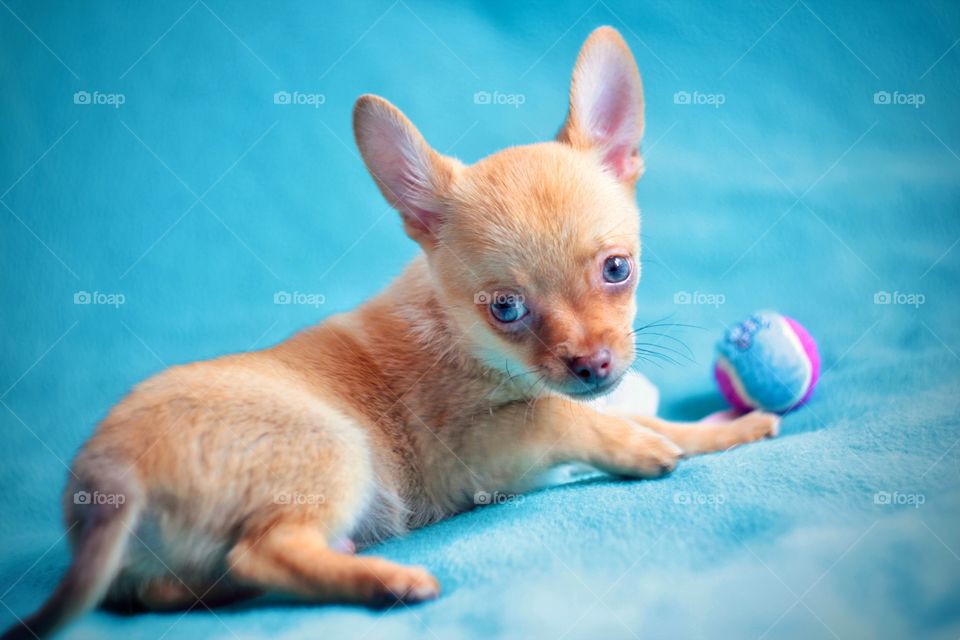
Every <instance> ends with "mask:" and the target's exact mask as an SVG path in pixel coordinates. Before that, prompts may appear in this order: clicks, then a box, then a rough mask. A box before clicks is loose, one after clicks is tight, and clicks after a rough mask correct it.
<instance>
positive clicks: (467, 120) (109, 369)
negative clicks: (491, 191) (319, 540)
mask: <svg viewBox="0 0 960 640" xmlns="http://www.w3.org/2000/svg"><path fill="white" fill-rule="evenodd" d="M0 4H2V5H3V6H2V7H0V75H2V78H3V82H2V86H3V94H4V95H3V100H2V101H0V115H2V121H3V122H4V126H3V127H2V128H0V148H2V149H3V152H2V154H0V193H2V197H0V272H2V273H3V277H2V284H0V309H2V312H0V313H2V327H3V331H2V335H0V344H2V353H3V357H2V359H0V425H2V430H3V431H2V432H3V435H4V442H3V446H2V447H0V457H2V460H3V464H2V466H0V488H2V490H0V515H2V517H0V546H2V549H3V553H2V556H0V603H2V604H3V605H4V606H3V607H0V624H2V625H4V626H6V625H7V624H9V623H10V622H12V621H13V620H14V616H15V615H19V616H22V615H24V614H26V613H28V612H29V611H31V610H32V609H33V608H35V607H36V606H37V605H38V604H39V603H40V602H41V601H42V599H43V598H44V597H45V596H46V595H47V594H48V593H49V592H50V591H51V589H52V588H53V586H54V585H55V584H56V581H57V579H58V578H59V576H60V575H61V574H62V572H63V570H64V568H65V567H66V565H67V563H68V560H69V554H68V549H67V546H66V543H65V540H64V538H63V529H62V526H61V523H60V505H59V499H60V493H61V490H62V487H63V486H64V483H65V477H66V474H67V469H66V467H67V466H68V465H69V463H70V459H71V457H72V456H73V455H74V454H75V452H76V451H77V449H78V447H79V446H80V445H81V444H82V442H83V441H84V440H85V439H86V438H87V437H88V436H89V435H90V434H91V432H92V431H93V429H94V427H95V425H96V423H97V421H98V420H99V419H100V418H102V417H103V415H104V414H105V412H106V411H107V410H108V409H109V407H110V406H111V405H112V404H113V403H115V402H116V401H117V400H119V399H120V398H121V397H122V396H123V395H124V393H125V392H126V391H127V390H129V388H130V387H131V386H132V385H133V384H135V383H136V382H137V381H139V380H142V379H144V378H145V377H147V376H149V375H151V374H153V373H155V372H157V371H159V370H161V369H162V368H164V367H165V366H167V365H169V364H173V363H181V362H187V361H191V360H196V359H200V358H207V357H212V356H216V355H218V354H222V353H227V352H232V351H238V350H244V349H250V348H255V347H258V346H264V345H268V344H272V343H275V342H277V341H280V340H282V339H283V338H284V337H286V336H288V335H289V334H291V333H292V332H294V331H295V330H298V329H300V328H302V327H305V326H308V325H310V324H312V323H315V322H317V321H319V320H321V319H322V318H323V317H325V316H327V315H329V314H331V313H334V312H336V311H339V310H343V309H347V308H350V307H353V306H354V305H356V304H357V303H359V302H360V301H362V300H363V299H365V298H366V297H368V296H369V295H371V294H373V293H374V292H375V291H377V290H378V289H379V288H381V287H382V286H383V285H384V284H385V283H386V282H387V281H388V280H389V279H390V278H391V277H392V276H394V275H395V274H396V273H397V272H398V271H399V270H400V269H401V268H402V265H403V264H404V263H405V262H406V261H407V260H409V259H410V258H411V257H412V256H413V255H414V252H415V246H414V245H413V243H412V242H410V241H408V240H407V239H406V238H405V237H404V236H403V234H402V231H401V228H400V224H399V222H398V220H397V216H396V215H395V214H393V213H392V212H390V211H389V210H388V209H387V207H386V205H385V203H384V202H383V200H382V199H381V197H380V196H379V194H378V193H377V191H376V188H375V186H374V185H373V183H372V181H371V180H370V179H369V177H368V176H367V175H366V171H365V170H364V168H363V165H362V163H361V162H360V160H359V158H358V157H357V154H356V151H355V148H354V146H353V143H352V138H351V132H350V109H351V105H352V102H353V100H354V99H355V98H356V97H357V96H358V95H359V94H361V93H365V92H373V93H378V94H381V95H384V96H386V97H387V98H389V99H390V100H392V101H394V102H395V103H396V104H397V105H398V106H399V107H400V108H401V109H403V110H404V111H405V112H406V113H407V114H408V115H409V116H410V118H411V119H412V120H413V121H414V122H415V123H416V124H417V125H418V126H419V127H420V129H421V130H422V131H423V133H424V134H425V136H426V137H427V138H428V140H430V141H431V142H432V144H433V145H434V146H436V147H437V148H438V149H439V150H441V151H444V152H447V153H450V154H452V155H456V156H458V157H460V158H462V159H463V160H464V161H467V162H471V161H474V160H476V159H478V158H480V157H482V156H484V155H485V154H488V153H491V152H493V151H495V150H496V149H498V148H501V147H504V146H507V145H510V144H520V143H527V142H533V141H536V140H543V139H547V138H549V137H550V136H551V135H552V134H553V133H554V132H555V131H556V129H557V127H558V125H559V123H560V122H561V121H562V119H563V117H564V114H565V109H566V105H565V101H566V96H567V87H568V80H569V73H570V69H571V66H572V63H573V60H574V58H575V55H576V52H577V50H578V48H579V46H580V44H581V43H582V41H583V39H584V38H585V37H586V35H587V33H589V31H590V30H591V29H592V28H594V27H596V26H598V25H600V24H611V25H613V26H615V27H617V28H618V29H620V30H621V32H622V33H623V35H624V37H625V38H626V40H627V41H628V42H629V44H630V46H631V47H632V49H633V51H634V53H635V55H636V57H637V61H638V63H639V65H640V68H641V72H642V73H643V76H644V83H645V91H646V114H647V130H646V138H645V142H644V154H645V156H646V162H647V167H648V171H647V174H646V176H645V177H644V178H643V180H642V181H641V183H640V186H639V189H638V195H637V197H638V201H639V203H640V206H641V208H642V210H643V225H644V234H643V235H644V251H645V256H644V274H643V280H642V283H641V285H640V289H639V292H638V299H639V304H640V310H641V311H640V318H639V320H640V321H651V320H655V319H658V318H669V319H670V320H669V322H670V323H673V324H675V325H677V326H671V327H669V332H670V335H672V336H674V337H676V338H677V339H679V340H682V341H683V342H684V343H686V345H687V346H689V348H690V349H691V351H692V353H693V354H694V356H695V357H694V360H695V362H692V363H687V362H680V363H679V364H678V365H674V364H671V363H666V362H660V363H653V364H650V365H647V366H645V373H647V375H648V376H649V377H650V378H651V379H653V380H654V381H655V382H656V383H657V384H658V385H659V386H660V388H661V390H662V392H663V394H664V396H663V408H662V413H664V414H665V415H667V416H670V417H675V418H684V419H694V418H698V417H700V416H702V415H704V414H706V413H709V412H711V411H714V410H716V409H719V408H722V401H721V399H720V396H719V394H718V393H717V392H716V390H715V388H714V385H713V382H712V380H711V377H710V361H711V350H712V344H713V343H714V341H715V340H716V339H717V337H718V336H719V335H720V332H721V330H722V327H723V326H725V325H727V324H729V323H731V322H733V321H735V320H737V319H739V318H740V317H741V316H743V315H745V314H747V313H749V312H751V311H753V310H755V309H759V308H775V309H778V310H780V311H782V312H784V313H786V314H788V315H791V316H793V317H796V318H797V319H799V320H800V321H801V322H802V323H803V324H805V325H806V326H807V327H808V329H809V330H810V332H811V333H812V334H813V335H814V336H815V337H816V338H817V339H818V340H819V344H820V348H821V353H822V357H823V369H824V373H823V375H822V378H821V381H820V385H819V388H818V389H817V391H816V393H815V394H814V396H813V398H812V400H811V402H810V403H809V404H808V405H807V406H805V407H804V408H802V409H801V410H799V411H796V412H794V413H792V414H790V415H788V416H787V417H786V419H785V421H784V424H783V429H782V436H781V437H780V438H778V439H776V440H771V441H766V442H763V443H759V444H756V445H753V446H749V447H745V448H742V449H737V450H733V451H730V452H727V453H723V454H718V455H711V456H706V457H702V458H697V459H692V460H689V461H685V462H683V463H682V464H681V465H680V467H679V468H678V469H677V471H676V472H675V473H674V474H673V475H671V476H670V477H667V478H664V479H662V480H657V481H650V482H625V481H620V480H614V479H611V478H608V477H605V476H601V475H592V476H588V477H585V478H580V479H578V480H576V481H575V482H573V483H570V484H566V485H563V486H560V487H556V488H551V489H546V490H542V491H538V492H536V493H533V494H530V495H528V496H525V497H524V498H523V499H522V500H519V501H516V502H513V503H510V504H502V505H493V506H489V507H484V508H479V509H477V510H475V511H473V512H470V513H467V514H464V515H461V516H458V517H456V518H453V519H451V520H449V521H446V522H443V523H440V524H439V525H436V526H433V527H430V528H428V529H424V530H420V531H416V532H414V533H412V534H411V535H410V536H408V537H406V538H404V539H398V540H393V541H390V542H387V543H385V544H382V545H380V546H379V547H377V548H374V549H371V550H369V551H368V553H375V554H380V555H384V556H387V557H389V558H391V559H394V560H397V561H401V562H409V563H416V564H422V565H425V566H427V567H428V568H429V569H430V570H431V571H433V572H434V573H435V574H436V575H437V576H438V578H439V579H440V581H441V583H442V585H443V589H444V592H443V595H442V597H441V598H440V599H439V600H438V601H436V602H433V603H430V604H426V605H423V606H417V607H411V608H406V607H403V606H399V607H395V608H393V609H391V610H389V611H386V612H374V611H368V610H364V609H357V608H347V607H318V606H306V605H291V604H290V603H288V602H285V601H283V600H278V599H267V600H265V601H259V602H255V603H250V604H246V605H243V606H239V607H235V608H232V609H225V610H218V611H216V612H215V613H213V612H209V611H205V610H203V611H193V612H190V613H188V614H186V615H180V614H164V615H141V616H135V617H118V616H115V615H111V614H108V613H104V612H96V613H92V614H90V615H88V616H86V617H84V618H83V619H81V620H80V621H78V622H77V623H76V624H74V625H73V626H71V627H70V628H69V629H68V630H67V631H66V632H65V633H64V637H69V638H102V637H123V638H159V637H166V638H181V637H182V638H187V637H189V638H201V637H209V638H223V639H228V638H266V637H270V638H314V637H353V638H377V637H390V638H424V637H428V638H466V637H491V636H492V637H497V636H501V637H550V638H580V637H583V638H597V637H611V638H640V637H642V638H649V637H663V636H666V635H675V636H678V637H691V636H693V637H724V638H725V637H760V638H776V637H797V638H818V637H823V638H829V637H890V638H898V637H921V636H929V637H944V638H947V637H949V638H956V637H957V636H958V634H960V555H958V554H960V428H958V427H960V420H958V408H960V407H958V405H960V393H958V390H960V389H958V383H960V324H958V322H957V319H958V311H960V309H958V297H957V289H956V286H957V282H958V276H960V248H958V238H960V218H958V216H957V211H958V207H960V183H958V176H960V156H958V153H960V119H958V118H957V116H956V113H957V105H958V104H960V102H958V101H960V46H957V37H958V36H960V8H958V5H957V4H956V3H953V2H950V1H948V0H944V1H942V2H937V1H930V2H924V3H921V4H915V3H893V2H890V3H880V4H877V3H874V2H854V3H834V2H826V1H824V0H797V1H795V2H794V1H792V0H778V1H776V2H772V3H763V4H760V3H757V4H754V3H742V4H739V5H737V6H726V5H724V6H720V5H718V4H715V3H706V2H704V3H675V2H667V1H650V2H643V3H638V2H614V1H613V0H598V1H597V2H594V3H592V4H591V3H589V2H585V3H580V4H570V5H564V6H557V3H548V2H539V1H538V2H525V3H511V2H489V1H487V0H477V1H476V2H471V3H465V4H453V3H442V4H441V3H430V2H420V1H415V0H397V1H396V2H393V1H392V0H384V1H383V2H371V3H342V5H339V6H328V3H323V4H322V5H321V4H320V3H281V4H279V5H278V4H275V3H263V4H262V5H256V4H253V3H248V2H244V3H235V2H226V1H225V0H197V1H196V2H192V0H177V1H175V2H165V3H155V4H153V5H151V6H135V5H131V4H129V3H124V2H119V1H117V2H96V3H68V4H66V5H65V6H61V7H57V8H54V7H51V6H45V4H44V3H36V2H29V1H27V0H5V1H4V2H3V3H0ZM284 293H286V294H290V295H289V298H287V297H285V296H284V295H283V294H284ZM294 294H297V295H294ZM684 294H689V295H684ZM311 296H312V297H311ZM288 299H289V300H291V301H292V302H293V303H291V304H282V303H283V302H284V301H286V300H288ZM275 302H276V303H275ZM680 325H692V326H689V327H688V326H680ZM657 364H659V365H660V366H655V365H657Z"/></svg>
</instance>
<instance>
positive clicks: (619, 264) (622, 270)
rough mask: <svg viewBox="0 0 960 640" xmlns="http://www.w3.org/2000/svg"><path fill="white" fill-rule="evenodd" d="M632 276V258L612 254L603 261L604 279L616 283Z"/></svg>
mask: <svg viewBox="0 0 960 640" xmlns="http://www.w3.org/2000/svg"><path fill="white" fill-rule="evenodd" d="M629 277H630V260H629V259H628V258H626V257H624V256H610V257H609V258H607V259H606V260H604V261H603V279H604V280H606V281H607V282H610V283H613V284H616V283H618V282H623V281H624V280H626V279H627V278H629Z"/></svg>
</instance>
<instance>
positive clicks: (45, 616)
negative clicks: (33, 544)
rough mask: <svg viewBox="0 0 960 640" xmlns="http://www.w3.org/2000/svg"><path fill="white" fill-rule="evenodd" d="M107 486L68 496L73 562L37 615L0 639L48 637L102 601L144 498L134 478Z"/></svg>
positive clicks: (114, 575)
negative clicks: (108, 489) (111, 486)
mask: <svg viewBox="0 0 960 640" xmlns="http://www.w3.org/2000/svg"><path fill="white" fill-rule="evenodd" d="M110 484H111V485H113V487H114V488H113V492H112V493H107V492H105V491H103V490H102V489H103V486H104V484H103V483H98V485H99V487H100V488H99V489H98V490H97V491H95V492H92V493H90V492H87V491H77V492H76V493H74V494H73V495H72V496H68V499H69V500H71V501H72V502H73V503H74V504H75V505H76V507H73V508H72V509H71V508H70V507H68V510H70V511H73V513H74V514H75V515H74V518H72V519H73V523H74V524H73V527H76V528H78V529H79V531H80V532H79V534H78V535H77V536H76V538H75V539H76V543H75V545H74V553H73V563H72V564H71V565H70V568H69V569H67V573H66V575H65V576H64V577H63V580H61V581H60V584H59V585H58V586H57V588H56V590H55V591H54V592H53V595H51V596H50V597H49V598H48V599H47V601H46V602H45V603H44V604H43V606H42V607H40V610H39V611H37V612H36V613H34V614H33V615H31V616H30V617H28V618H25V619H23V620H20V621H19V622H18V623H17V624H15V625H14V626H13V627H11V628H10V629H8V630H7V631H6V632H5V633H4V634H3V636H2V637H0V640H21V639H30V640H33V639H36V638H46V637H47V636H49V635H51V634H52V633H54V632H55V631H57V630H58V629H60V628H61V627H63V625H65V624H66V623H67V622H69V621H70V620H72V619H73V618H75V617H77V616H79V615H81V614H83V613H84V612H86V611H88V610H90V609H92V608H93V607H95V606H97V605H98V604H99V603H100V601H101V600H103V597H104V595H106V593H107V589H108V588H109V587H110V583H111V582H113V579H114V578H115V577H116V575H117V573H118V572H119V571H120V566H121V562H122V560H123V556H124V553H125V552H126V549H127V544H128V539H129V537H130V535H131V532H132V530H133V528H134V527H135V526H136V524H137V521H138V520H139V517H140V512H141V509H142V505H143V500H142V498H141V496H142V493H141V491H140V489H139V486H138V485H137V484H136V481H135V480H133V479H132V478H128V479H126V480H125V481H119V482H115V483H110ZM71 506H72V505H71ZM72 533H74V532H73V531H72V530H71V534H72Z"/></svg>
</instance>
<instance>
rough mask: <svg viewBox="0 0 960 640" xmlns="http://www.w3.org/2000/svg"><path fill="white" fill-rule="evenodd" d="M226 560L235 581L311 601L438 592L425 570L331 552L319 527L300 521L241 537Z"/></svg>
mask: <svg viewBox="0 0 960 640" xmlns="http://www.w3.org/2000/svg"><path fill="white" fill-rule="evenodd" d="M227 561H228V566H229V567H230V575H231V577H232V578H233V579H235V580H237V581H238V582H241V583H243V584H246V585H250V586H252V587H256V588H260V589H265V590H276V591H282V592H285V593H289V594H292V595H296V596H299V597H302V598H306V599H308V600H313V601H320V602H348V603H357V604H366V605H370V606H383V605H385V604H391V603H393V602H397V601H400V602H407V603H412V602H420V601H423V600H431V599H433V598H436V597H437V596H438V595H439V594H440V586H439V584H438V583H437V581H436V579H435V578H434V577H433V576H432V575H430V574H429V573H428V572H427V571H426V570H425V569H421V568H420V567H408V566H404V565H399V564H395V563H393V562H389V561H387V560H383V559H381V558H374V557H368V556H355V555H349V554H345V553H340V552H338V551H334V550H333V549H331V548H330V546H329V545H328V544H327V540H326V539H325V537H324V536H323V535H322V533H321V532H320V529H319V528H318V527H316V526H312V525H311V524H305V523H300V522H280V523H279V524H276V525H274V526H273V527H271V528H270V529H269V530H268V531H267V532H266V533H265V534H262V535H260V534H251V535H248V536H246V537H244V538H242V539H241V540H240V541H239V542H238V543H237V544H236V546H234V548H233V550H232V551H230V553H229V555H228V556H227Z"/></svg>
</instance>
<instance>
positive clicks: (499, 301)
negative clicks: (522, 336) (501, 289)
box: [490, 294, 529, 324]
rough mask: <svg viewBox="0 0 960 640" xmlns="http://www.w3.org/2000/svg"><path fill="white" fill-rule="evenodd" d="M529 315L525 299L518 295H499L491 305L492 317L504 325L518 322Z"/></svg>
mask: <svg viewBox="0 0 960 640" xmlns="http://www.w3.org/2000/svg"><path fill="white" fill-rule="evenodd" d="M528 313H529V310H528V309H527V305H525V304H524V303H523V297H522V296H520V295H517V294H506V295H505V294H498V295H496V296H494V299H493V301H492V302H491V303H490V315H492V316H493V317H494V318H496V319H497V320H498V321H499V322H502V323H504V324H509V323H511V322H516V321H517V320H520V319H521V318H523V317H524V316H526V315H527V314H528Z"/></svg>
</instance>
